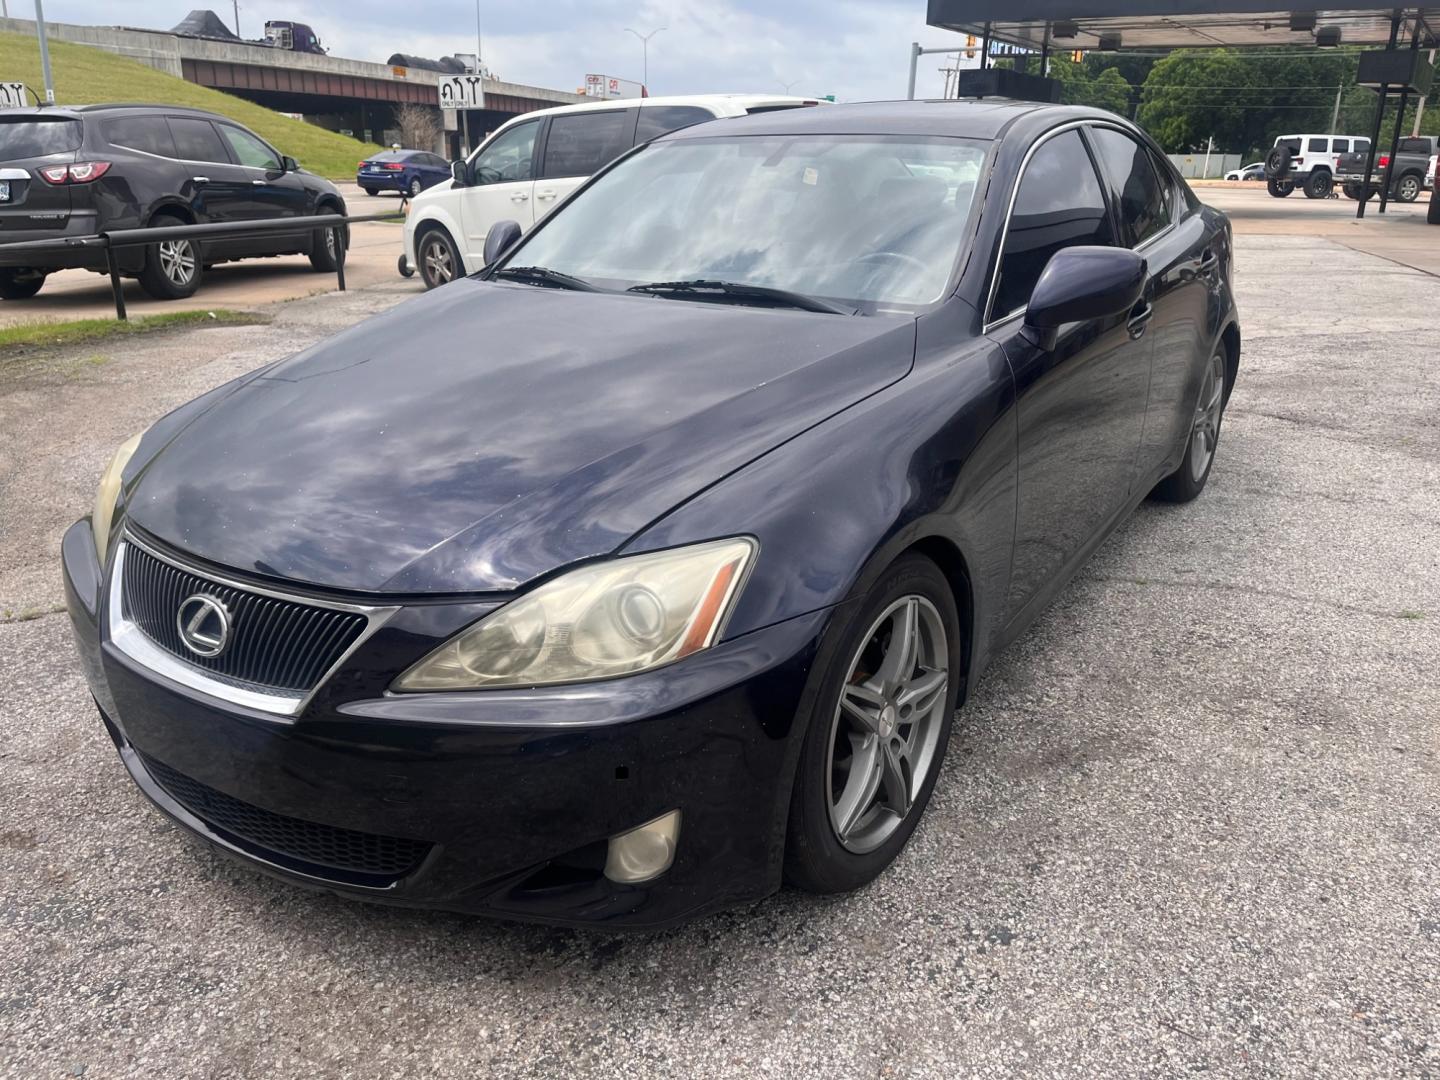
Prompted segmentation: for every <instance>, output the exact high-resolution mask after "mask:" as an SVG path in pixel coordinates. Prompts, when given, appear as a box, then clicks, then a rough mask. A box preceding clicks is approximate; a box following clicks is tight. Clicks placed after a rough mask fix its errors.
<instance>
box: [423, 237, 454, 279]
mask: <svg viewBox="0 0 1440 1080" xmlns="http://www.w3.org/2000/svg"><path fill="white" fill-rule="evenodd" d="M421 262H422V263H423V264H424V266H425V276H426V277H427V278H429V279H430V281H431V282H432V283H433V284H435V285H444V284H445V283H446V282H447V281H450V280H452V279H453V278H454V277H455V263H454V261H453V260H452V259H451V257H450V247H449V245H448V244H446V243H445V242H444V241H443V240H438V239H433V238H432V239H430V240H427V241H426V242H425V250H424V252H423V253H422V255H421Z"/></svg>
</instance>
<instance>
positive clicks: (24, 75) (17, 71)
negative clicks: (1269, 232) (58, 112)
mask: <svg viewBox="0 0 1440 1080" xmlns="http://www.w3.org/2000/svg"><path fill="white" fill-rule="evenodd" d="M50 66H51V70H52V71H53V72H54V74H55V100H56V103H57V104H60V105H96V104H99V103H101V102H107V101H134V102H146V103H149V102H153V103H155V104H157V105H188V106H190V107H191V108H196V109H209V110H210V111H211V112H214V113H219V114H221V115H222V116H228V117H230V119H232V120H237V121H239V122H240V123H242V124H244V125H245V126H246V127H248V128H250V130H252V131H254V132H255V133H256V134H257V135H260V136H262V137H264V138H265V139H267V140H268V141H269V142H271V143H273V144H274V145H275V147H276V149H278V150H279V151H280V152H281V153H282V154H289V155H290V156H291V157H293V158H295V159H296V160H297V161H299V162H300V164H301V165H303V166H304V167H305V168H306V169H308V170H309V171H310V172H313V173H318V174H319V175H321V176H330V177H343V176H349V177H353V176H354V175H355V163H356V162H357V161H359V160H360V159H361V158H363V157H365V156H367V155H368V154H371V153H373V152H374V151H375V150H377V149H378V147H375V146H371V145H368V144H366V143H363V142H361V141H360V140H358V139H352V138H349V137H348V136H345V135H338V134H336V133H335V132H333V131H326V130H325V129H324V128H318V127H316V126H315V125H314V124H307V123H305V122H304V121H301V120H292V119H290V118H289V117H288V116H281V115H280V114H279V113H277V112H273V111H271V110H270V109H267V108H265V107H264V106H263V105H256V104H254V103H253V102H249V101H245V100H244V99H242V98H238V97H234V96H233V95H230V94H223V93H221V92H220V91H219V90H211V89H209V88H208V87H204V86H196V85H195V84H194V83H188V82H186V81H185V80H184V79H177V78H175V77H174V76H173V75H166V74H165V73H164V72H161V71H156V70H155V69H154V68H151V67H146V66H145V65H144V64H142V63H140V62H139V61H136V60H130V59H128V58H127V57H124V56H117V55H115V54H114V53H109V52H106V51H105V50H103V49H92V48H90V47H89V46H86V45H74V44H71V43H70V42H65V41H56V40H54V39H53V38H52V39H51V40H50ZM0 79H5V80H7V81H11V82H23V83H25V85H27V86H29V87H30V88H31V89H32V90H36V91H38V92H39V93H41V94H43V93H44V92H45V91H44V84H43V82H42V80H41V78H40V49H39V46H38V45H37V44H36V42H35V39H34V38H33V37H30V36H28V35H24V34H0Z"/></svg>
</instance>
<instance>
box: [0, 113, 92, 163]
mask: <svg viewBox="0 0 1440 1080" xmlns="http://www.w3.org/2000/svg"><path fill="white" fill-rule="evenodd" d="M80 136H81V130H80V121H79V120H60V119H56V120H5V121H0V161H14V160H15V159H16V158H30V157H44V156H45V155H46V154H64V153H67V152H68V151H71V150H78V149H80Z"/></svg>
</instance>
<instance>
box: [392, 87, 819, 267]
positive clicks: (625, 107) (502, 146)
mask: <svg viewBox="0 0 1440 1080" xmlns="http://www.w3.org/2000/svg"><path fill="white" fill-rule="evenodd" d="M818 104H819V102H818V101H817V100H815V99H813V98H798V97H783V96H777V95H766V96H762V95H758V94H702V95H693V96H688V97H652V98H633V99H626V100H619V101H596V102H586V103H585V104H583V105H562V106H560V107H559V108H555V109H542V110H540V111H539V112H531V113H524V114H522V115H521V116H517V117H516V118H515V119H513V120H510V121H508V122H507V123H506V124H505V125H504V126H502V127H500V128H499V129H497V130H496V131H495V132H494V134H492V135H491V136H490V137H489V138H488V139H486V140H485V142H483V143H482V144H481V145H480V146H479V147H478V148H477V149H476V150H475V152H474V153H472V154H471V155H470V156H469V157H468V158H467V159H466V160H465V161H464V162H463V163H462V162H456V163H455V179H453V180H452V181H451V182H450V183H448V184H445V183H441V184H437V185H435V186H434V187H432V188H430V189H429V190H427V191H424V192H422V193H421V194H419V195H418V196H416V197H415V198H414V199H412V200H411V202H410V213H409V216H408V217H407V218H406V219H405V254H404V267H405V269H407V270H418V271H419V273H420V279H421V280H422V281H423V282H424V283H425V287H426V288H427V289H433V288H435V287H436V286H437V285H444V284H445V283H446V282H447V281H451V280H453V279H455V278H457V277H461V276H463V275H465V274H473V273H474V272H475V271H477V270H479V269H480V268H481V267H482V266H484V265H485V259H484V251H485V236H486V234H487V233H488V232H489V231H490V226H491V225H493V224H495V222H497V221H506V220H511V221H516V222H519V224H520V228H521V229H522V230H524V231H529V229H530V227H531V226H532V225H534V224H535V222H536V221H538V220H539V219H540V218H542V217H544V216H545V215H546V214H547V213H548V212H549V211H550V210H552V209H553V208H554V207H555V205H556V204H557V203H559V202H560V201H561V200H562V199H564V198H565V196H567V195H569V194H570V193H571V192H572V191H574V190H575V189H576V188H578V187H579V186H580V185H581V184H583V183H584V182H585V181H586V180H587V179H589V178H590V176H591V175H592V174H594V173H595V172H597V171H599V169H600V168H601V166H603V165H606V164H608V163H609V162H611V161H613V160H614V159H615V158H617V157H619V156H620V155H621V154H622V153H624V152H625V151H626V150H629V149H630V148H631V147H632V146H635V145H637V144H639V143H644V142H649V141H650V140H651V139H654V138H657V137H659V136H661V135H664V134H665V133H666V132H669V131H675V130H676V129H678V128H682V127H689V126H690V125H692V124H700V123H704V122H705V121H706V120H714V119H717V118H719V117H726V116H745V115H747V114H749V113H756V112H773V111H775V110H778V109H796V108H802V107H805V106H809V105H818Z"/></svg>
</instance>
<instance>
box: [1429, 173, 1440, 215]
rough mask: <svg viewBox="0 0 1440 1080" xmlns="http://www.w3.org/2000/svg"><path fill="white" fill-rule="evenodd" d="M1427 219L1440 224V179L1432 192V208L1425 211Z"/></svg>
mask: <svg viewBox="0 0 1440 1080" xmlns="http://www.w3.org/2000/svg"><path fill="white" fill-rule="evenodd" d="M1425 220H1426V221H1428V222H1429V223H1430V224H1431V225H1440V181H1437V182H1436V184H1435V190H1434V191H1432V192H1430V209H1428V210H1426V211H1425Z"/></svg>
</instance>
